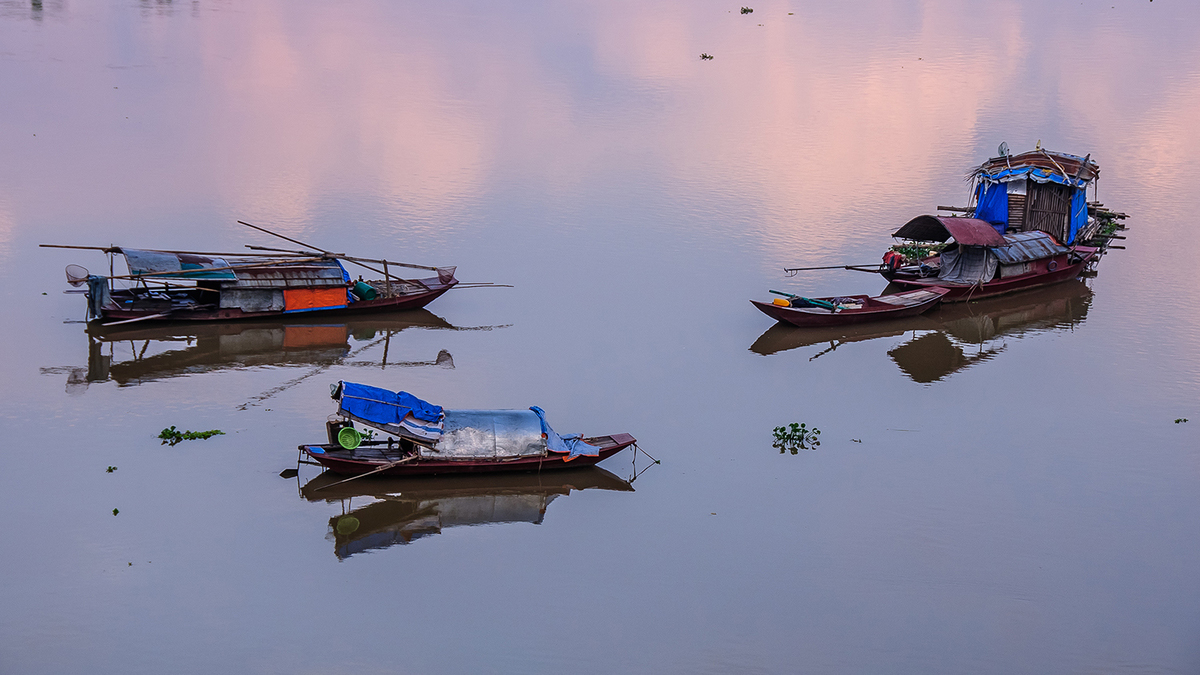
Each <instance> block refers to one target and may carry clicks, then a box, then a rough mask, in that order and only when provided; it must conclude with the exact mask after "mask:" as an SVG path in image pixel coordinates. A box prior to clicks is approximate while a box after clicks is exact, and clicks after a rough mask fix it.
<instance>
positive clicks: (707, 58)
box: [700, 52, 713, 61]
mask: <svg viewBox="0 0 1200 675" xmlns="http://www.w3.org/2000/svg"><path fill="white" fill-rule="evenodd" d="M712 59H713V57H712V54H709V53H707V52H706V53H704V54H701V55H700V60H702V61H712Z"/></svg>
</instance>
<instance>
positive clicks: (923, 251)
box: [892, 242, 945, 262]
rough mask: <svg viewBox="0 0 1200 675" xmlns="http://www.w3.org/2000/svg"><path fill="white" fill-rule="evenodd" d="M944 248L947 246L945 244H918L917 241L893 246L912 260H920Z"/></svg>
mask: <svg viewBox="0 0 1200 675" xmlns="http://www.w3.org/2000/svg"><path fill="white" fill-rule="evenodd" d="M943 248H945V245H944V244H918V243H916V242H909V243H906V244H896V245H894V246H892V250H893V251H895V252H896V253H899V254H900V255H902V256H904V259H905V260H908V261H911V262H920V261H922V260H924V259H925V258H928V257H929V256H931V255H933V254H934V253H941V252H942V249H943Z"/></svg>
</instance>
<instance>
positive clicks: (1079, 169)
mask: <svg viewBox="0 0 1200 675" xmlns="http://www.w3.org/2000/svg"><path fill="white" fill-rule="evenodd" d="M1099 176H1100V167H1099V165H1098V164H1096V162H1094V161H1092V159H1091V156H1090V155H1088V156H1085V157H1079V156H1077V155H1070V154H1067V153H1061V152H1050V151H1048V150H1044V149H1042V148H1041V147H1040V144H1039V147H1038V148H1036V149H1035V150H1033V151H1032V152H1026V153H1022V154H1019V155H1016V156H1013V155H1010V154H1008V147H1007V145H1001V147H1000V155H999V156H997V157H993V158H991V159H989V160H988V161H986V162H984V163H983V164H982V165H980V166H979V167H977V168H976V169H975V170H974V171H972V172H971V174H970V176H969V178H970V180H971V181H972V184H973V187H972V201H973V205H972V206H970V207H967V208H954V207H938V208H939V209H941V210H948V211H959V212H963V213H964V214H966V215H956V216H934V215H922V216H918V217H916V218H913V219H912V220H910V221H908V222H907V223H905V224H904V226H903V227H901V228H900V229H899V230H897V231H896V232H894V233H893V234H892V236H893V237H896V238H897V239H901V240H904V243H902V244H899V245H897V246H894V247H892V250H889V251H888V252H887V253H885V254H884V256H883V260H884V264H883V265H881V266H880V268H879V272H880V274H882V275H883V276H884V277H885V278H886V279H887V280H888V281H890V282H892V283H893V284H895V285H896V286H897V287H899V288H902V289H905V290H918V289H929V288H933V287H935V286H937V287H942V288H946V289H948V290H949V293H947V294H946V296H945V297H944V298H943V302H955V301H964V300H974V299H979V298H983V297H988V296H994V295H1001V294H1005V293H1011V292H1014V291H1021V290H1026V289H1030V288H1037V287H1039V286H1045V285H1047V284H1054V283H1059V282H1062V281H1067V280H1070V279H1074V278H1076V277H1078V276H1079V275H1080V274H1081V273H1082V272H1083V271H1084V270H1085V268H1087V267H1088V266H1089V265H1091V264H1094V263H1095V262H1096V261H1097V260H1099V257H1100V255H1102V254H1103V253H1104V252H1105V250H1106V249H1107V248H1108V244H1109V241H1110V240H1111V239H1112V238H1114V236H1115V235H1113V233H1112V230H1115V229H1123V226H1118V225H1116V220H1117V219H1121V218H1124V217H1125V215H1124V214H1119V213H1116V212H1112V211H1108V210H1106V209H1104V208H1103V206H1102V205H1101V204H1100V203H1099V202H1090V203H1089V202H1088V201H1087V190H1088V189H1089V188H1091V187H1094V186H1095V184H1096V181H1097V180H1098V179H1099ZM1106 227H1107V228H1108V229H1107V230H1105V229H1104V228H1106Z"/></svg>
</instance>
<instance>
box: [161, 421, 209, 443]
mask: <svg viewBox="0 0 1200 675" xmlns="http://www.w3.org/2000/svg"><path fill="white" fill-rule="evenodd" d="M224 435H225V432H224V431H221V430H220V429H209V430H208V431H179V430H178V429H176V428H175V425H174V424H172V425H171V426H169V427H167V428H166V429H163V430H162V432H161V433H159V434H158V437H159V438H161V439H162V445H175V444H176V443H180V442H182V441H194V440H206V439H209V438H212V437H213V436H224Z"/></svg>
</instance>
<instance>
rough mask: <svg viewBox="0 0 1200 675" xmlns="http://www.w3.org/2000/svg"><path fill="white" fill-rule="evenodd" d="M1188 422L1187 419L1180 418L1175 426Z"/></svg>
mask: <svg viewBox="0 0 1200 675" xmlns="http://www.w3.org/2000/svg"><path fill="white" fill-rule="evenodd" d="M1186 421H1188V420H1187V418H1186V417H1180V418H1177V419H1176V420H1175V424H1183V423H1184V422H1186Z"/></svg>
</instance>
